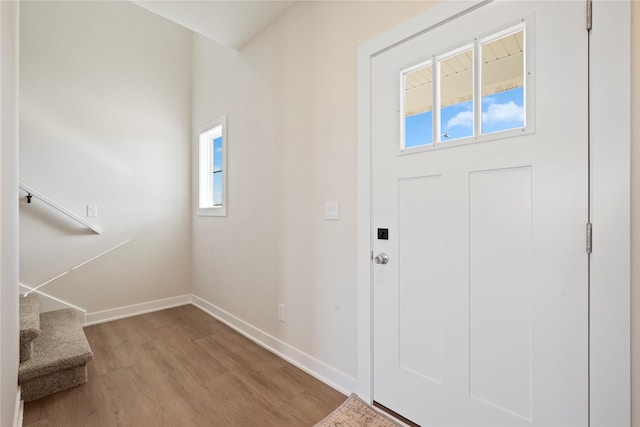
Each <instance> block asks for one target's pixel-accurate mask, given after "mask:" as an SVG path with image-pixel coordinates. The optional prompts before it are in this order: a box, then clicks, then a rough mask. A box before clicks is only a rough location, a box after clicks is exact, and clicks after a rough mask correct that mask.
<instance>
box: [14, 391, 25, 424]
mask: <svg viewBox="0 0 640 427" xmlns="http://www.w3.org/2000/svg"><path fill="white" fill-rule="evenodd" d="M23 418H24V402H23V401H22V389H21V387H20V386H18V391H17V392H16V407H15V409H14V411H13V427H22V420H23Z"/></svg>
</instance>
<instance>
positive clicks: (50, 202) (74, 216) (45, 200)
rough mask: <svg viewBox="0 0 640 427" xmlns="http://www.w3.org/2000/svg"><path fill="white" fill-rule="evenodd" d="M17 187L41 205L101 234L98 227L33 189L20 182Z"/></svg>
mask: <svg viewBox="0 0 640 427" xmlns="http://www.w3.org/2000/svg"><path fill="white" fill-rule="evenodd" d="M18 186H19V187H20V189H21V190H22V191H24V192H25V193H27V194H31V195H32V196H33V197H36V198H37V199H39V200H41V201H42V202H43V203H45V204H47V205H49V206H51V207H52V208H54V209H55V210H57V211H58V212H61V213H63V214H64V215H66V216H68V217H69V218H71V219H72V220H74V221H76V222H78V223H80V224H82V225H84V226H85V227H87V228H88V229H90V230H91V231H93V232H94V233H96V234H102V229H101V228H100V227H98V226H97V225H94V224H92V223H90V222H89V221H87V220H86V219H84V218H82V217H81V216H80V215H78V214H76V213H75V212H71V211H70V210H69V209H67V208H65V207H64V206H62V205H61V204H60V203H57V202H54V201H53V200H51V199H50V198H49V197H47V196H45V195H44V194H42V193H41V192H39V191H36V190H34V189H33V187H30V186H28V185H27V184H25V183H24V182H21V183H20V184H18Z"/></svg>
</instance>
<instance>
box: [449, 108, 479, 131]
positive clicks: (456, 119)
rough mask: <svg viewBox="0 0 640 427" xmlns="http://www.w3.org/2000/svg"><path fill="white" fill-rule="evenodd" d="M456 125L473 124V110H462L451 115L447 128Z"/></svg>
mask: <svg viewBox="0 0 640 427" xmlns="http://www.w3.org/2000/svg"><path fill="white" fill-rule="evenodd" d="M454 126H464V127H471V126H473V111H460V112H459V113H458V114H456V115H455V116H453V117H451V118H450V119H449V121H448V122H447V128H452V127H454Z"/></svg>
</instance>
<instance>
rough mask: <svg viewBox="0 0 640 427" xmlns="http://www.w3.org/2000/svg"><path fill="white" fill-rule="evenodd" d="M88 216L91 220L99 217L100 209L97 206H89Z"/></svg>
mask: <svg viewBox="0 0 640 427" xmlns="http://www.w3.org/2000/svg"><path fill="white" fill-rule="evenodd" d="M87 216H88V217H90V218H91V217H96V216H98V207H97V206H96V205H89V206H87Z"/></svg>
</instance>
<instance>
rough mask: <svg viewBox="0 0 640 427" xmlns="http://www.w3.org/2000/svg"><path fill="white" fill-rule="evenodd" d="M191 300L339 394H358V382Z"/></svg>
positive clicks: (205, 303)
mask: <svg viewBox="0 0 640 427" xmlns="http://www.w3.org/2000/svg"><path fill="white" fill-rule="evenodd" d="M191 297H192V299H191V303H192V304H193V305H195V306H196V307H198V308H199V309H200V310H202V311H204V312H205V313H208V314H209V315H211V316H213V317H215V318H216V319H218V320H220V321H221V322H222V323H224V324H226V325H227V326H229V327H230V328H232V329H234V330H236V331H237V332H239V333H240V334H242V335H244V336H245V337H247V338H249V339H250V340H251V341H253V342H255V343H256V344H258V345H260V346H262V347H264V348H266V349H267V350H269V351H271V352H272V353H274V354H275V355H277V356H279V357H280V358H282V359H284V360H286V361H287V362H289V363H291V364H292V365H295V366H296V367H298V368H300V369H302V370H303V371H305V372H306V373H308V374H309V375H311V376H313V377H315V378H317V379H318V380H320V381H322V382H323V383H325V384H327V385H329V386H331V387H333V388H334V389H336V390H338V391H339V392H341V393H343V394H345V395H347V396H348V395H350V394H351V393H353V392H355V390H357V380H356V379H355V378H353V377H351V376H349V375H347V374H345V373H344V372H341V371H339V370H337V369H335V368H332V367H331V366H329V365H327V364H326V363H324V362H321V361H319V360H318V359H315V358H314V357H312V356H309V355H308V354H306V353H304V352H302V351H300V350H298V349H296V348H295V347H292V346H291V345H289V344H287V343H285V342H283V341H281V340H279V339H278V338H276V337H273V336H271V335H269V334H268V333H266V332H264V331H262V330H260V329H258V328H256V327H255V326H253V325H250V324H249V323H247V322H245V321H244V320H241V319H239V318H237V317H236V316H234V315H233V314H231V313H228V312H226V311H224V310H223V309H221V308H219V307H216V306H215V305H213V304H211V303H210V302H208V301H205V300H204V299H202V298H200V297H198V296H196V295H192V296H191Z"/></svg>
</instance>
